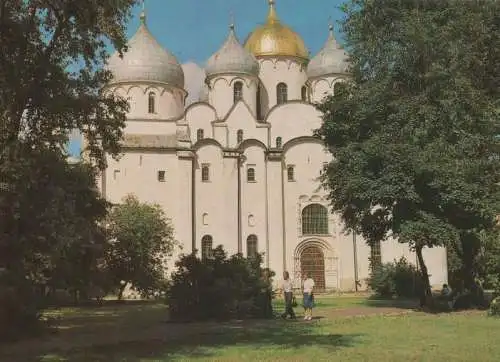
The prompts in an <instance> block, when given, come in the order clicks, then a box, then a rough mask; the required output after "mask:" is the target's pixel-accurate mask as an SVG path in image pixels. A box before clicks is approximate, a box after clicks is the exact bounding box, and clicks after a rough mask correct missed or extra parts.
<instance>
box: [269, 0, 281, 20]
mask: <svg viewBox="0 0 500 362" xmlns="http://www.w3.org/2000/svg"><path fill="white" fill-rule="evenodd" d="M268 2H269V14H268V15H267V22H268V23H269V24H274V23H277V22H278V21H279V19H278V14H276V8H275V7H274V4H275V0H268Z"/></svg>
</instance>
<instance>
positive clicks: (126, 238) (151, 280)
mask: <svg viewBox="0 0 500 362" xmlns="http://www.w3.org/2000/svg"><path fill="white" fill-rule="evenodd" d="M106 228H107V231H108V234H107V237H108V243H109V246H108V248H107V252H106V263H107V268H108V273H109V278H111V280H112V281H113V283H114V286H115V287H118V288H120V287H121V291H120V297H121V294H122V293H123V287H124V286H125V285H124V283H123V282H126V283H131V284H132V286H133V288H134V289H136V290H138V291H139V292H141V294H143V295H145V296H150V295H151V294H153V293H154V292H156V291H158V290H159V289H161V283H162V282H163V281H164V280H165V279H166V272H167V265H166V262H167V258H168V257H169V256H171V255H172V252H173V250H174V247H175V246H176V245H177V243H176V241H175V239H174V230H173V228H172V225H171V223H170V220H169V219H167V218H166V216H165V213H164V212H163V210H162V208H161V207H160V206H159V205H151V204H147V203H141V202H139V200H138V199H137V198H136V197H135V196H132V195H129V196H127V197H126V198H124V200H123V203H122V204H119V205H116V206H114V207H113V210H112V211H111V212H110V214H109V216H108V219H107V223H106Z"/></svg>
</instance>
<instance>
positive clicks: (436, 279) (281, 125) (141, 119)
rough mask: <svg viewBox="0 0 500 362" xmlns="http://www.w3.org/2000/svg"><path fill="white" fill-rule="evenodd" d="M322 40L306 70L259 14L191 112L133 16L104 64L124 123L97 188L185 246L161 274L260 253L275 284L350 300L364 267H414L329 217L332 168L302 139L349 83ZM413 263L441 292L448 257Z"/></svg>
mask: <svg viewBox="0 0 500 362" xmlns="http://www.w3.org/2000/svg"><path fill="white" fill-rule="evenodd" d="M325 30H326V29H325ZM326 36H327V40H326V43H325V44H324V47H323V48H322V49H321V50H320V51H319V53H318V54H316V55H314V56H310V54H309V52H308V50H307V47H306V45H305V44H304V41H303V40H302V38H301V37H300V35H299V34H297V33H296V32H294V31H293V30H292V29H291V28H290V27H288V26H287V25H285V24H284V23H283V22H281V21H280V19H279V17H278V14H277V10H276V5H275V4H274V1H273V0H269V9H268V15H267V19H266V20H265V22H264V23H263V25H260V26H258V27H256V28H255V29H254V30H253V32H251V33H250V34H249V36H248V37H247V38H246V41H245V42H244V43H240V42H239V40H238V39H237V37H236V35H235V32H234V25H231V26H230V27H229V29H228V34H227V37H226V39H225V41H224V42H222V45H221V46H220V48H219V49H218V50H217V51H216V52H215V53H214V54H213V55H212V56H211V57H210V58H209V59H208V61H207V62H206V64H205V65H204V69H203V70H204V82H203V83H202V84H200V89H202V92H200V94H199V96H198V97H197V98H198V99H196V100H195V101H194V102H192V103H191V104H188V103H187V102H186V99H187V95H188V92H187V91H186V89H185V74H184V72H183V68H182V66H181V64H180V63H179V62H178V60H177V59H176V57H175V56H174V55H173V53H171V52H170V51H168V50H166V49H165V48H164V47H163V46H162V45H160V44H159V43H158V42H157V40H156V39H155V37H154V36H153V34H152V33H151V32H150V31H149V29H148V26H147V21H146V16H145V13H144V12H143V13H142V14H141V23H140V26H139V28H138V30H137V31H136V33H135V35H134V36H133V37H132V38H131V39H130V40H129V44H128V47H129V50H128V52H126V53H125V54H124V57H123V58H120V57H119V56H118V54H117V53H115V54H114V55H113V56H112V57H111V58H110V60H109V62H108V67H109V69H110V71H111V72H112V73H113V75H114V78H113V80H112V81H111V82H110V83H109V84H108V86H107V88H106V89H105V91H107V92H114V93H115V94H118V95H120V96H121V97H123V98H125V99H127V100H128V102H129V104H130V109H129V113H128V115H127V122H126V127H125V130H124V138H123V141H122V145H123V149H122V155H121V157H120V158H119V160H114V159H113V158H111V157H109V158H108V168H107V169H106V170H105V171H104V172H103V173H102V175H100V177H99V180H98V183H99V187H100V189H101V192H102V194H103V195H104V197H106V198H107V199H108V200H109V201H111V202H114V203H119V202H120V201H121V200H122V199H123V197H124V196H126V195H127V194H134V195H136V196H137V197H138V198H139V200H141V201H143V202H150V203H157V204H159V205H160V206H161V207H162V208H163V209H164V211H165V213H166V215H167V216H168V217H169V218H170V219H171V220H172V224H173V227H174V230H175V238H176V239H177V240H178V241H179V243H180V244H181V245H182V248H179V250H176V253H175V254H174V256H173V257H172V260H171V261H170V262H169V267H170V268H171V267H172V266H173V263H174V261H175V260H176V259H177V257H178V255H179V254H180V253H190V252H192V251H193V250H197V251H198V255H200V256H201V257H203V258H205V257H209V256H210V253H211V250H212V249H213V248H215V247H216V246H217V245H222V246H223V247H224V248H225V250H226V251H227V252H228V253H230V254H233V253H237V252H238V253H242V254H243V255H245V256H251V255H255V254H256V253H263V255H264V258H263V260H264V264H265V266H267V267H269V268H271V269H272V270H274V271H275V272H276V274H277V278H276V279H277V280H279V279H280V276H281V274H282V273H283V271H284V270H287V271H289V272H290V275H291V276H292V278H294V280H296V281H297V283H298V285H299V286H300V279H301V278H302V276H303V275H304V274H305V273H306V272H309V273H310V274H311V276H312V277H313V279H314V280H315V283H316V286H317V288H318V289H320V290H341V291H350V290H355V289H356V290H357V289H358V288H360V289H362V288H364V287H365V279H366V278H367V277H368V275H369V258H374V259H376V260H379V261H382V262H391V261H394V259H399V258H400V257H401V256H405V257H406V258H407V259H408V260H409V261H410V262H412V263H415V260H416V258H415V255H414V253H413V252H411V251H410V250H409V249H408V245H406V244H399V243H398V242H397V240H394V239H389V240H387V241H384V242H382V243H380V244H379V245H374V246H373V247H369V246H367V245H366V243H365V241H364V240H363V239H362V237H361V236H359V235H355V234H352V233H351V234H350V233H349V232H347V231H346V230H344V228H343V225H342V222H341V220H340V218H339V217H338V215H335V214H332V213H331V212H330V211H329V208H328V207H329V206H328V200H327V197H326V196H327V192H326V191H325V190H323V189H322V188H321V184H320V182H319V176H320V173H321V172H322V169H323V166H324V165H325V164H326V163H328V162H330V161H331V154H330V153H329V152H327V150H326V149H325V147H324V145H323V144H322V142H321V141H320V140H318V139H317V138H315V137H313V132H314V130H315V129H317V128H319V127H320V126H321V122H322V120H321V114H320V113H319V112H318V111H317V110H316V108H315V106H314V103H315V102H319V101H321V100H322V99H323V98H324V97H325V96H326V95H328V94H331V93H333V92H335V89H336V87H337V86H338V85H339V84H340V83H341V82H344V81H346V80H347V79H348V78H349V74H348V63H347V62H348V57H347V55H346V53H345V52H344V50H343V49H342V47H341V46H340V45H339V44H338V43H337V41H336V40H335V37H334V34H333V27H332V26H330V31H329V33H328V34H327V32H326V31H325V37H326ZM424 257H425V260H426V262H427V265H428V268H429V273H430V274H431V284H433V285H438V284H442V283H445V282H446V281H447V261H446V251H445V249H442V248H434V249H430V250H425V253H424Z"/></svg>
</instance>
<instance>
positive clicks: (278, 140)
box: [276, 137, 283, 148]
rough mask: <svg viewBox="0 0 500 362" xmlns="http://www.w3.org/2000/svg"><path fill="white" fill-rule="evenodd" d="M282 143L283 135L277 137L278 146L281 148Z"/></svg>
mask: <svg viewBox="0 0 500 362" xmlns="http://www.w3.org/2000/svg"><path fill="white" fill-rule="evenodd" d="M282 143H283V141H282V139H281V137H276V148H281V146H282Z"/></svg>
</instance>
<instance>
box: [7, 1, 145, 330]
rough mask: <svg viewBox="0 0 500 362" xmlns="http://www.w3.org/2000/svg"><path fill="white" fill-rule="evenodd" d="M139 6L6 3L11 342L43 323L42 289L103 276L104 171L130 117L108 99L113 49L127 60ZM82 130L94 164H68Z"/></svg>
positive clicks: (113, 98) (119, 101) (123, 103)
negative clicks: (97, 273) (72, 139)
mask: <svg viewBox="0 0 500 362" xmlns="http://www.w3.org/2000/svg"><path fill="white" fill-rule="evenodd" d="M136 3H137V0H114V1H94V0H65V1H59V0H57V1H55V0H0V290H1V291H2V293H0V311H2V312H4V311H6V312H5V313H0V321H1V323H0V324H2V325H3V326H5V328H4V329H5V331H7V333H9V334H13V332H14V328H15V327H17V326H22V327H21V328H22V329H24V330H27V329H30V327H29V326H27V325H26V322H27V320H30V321H35V320H36V319H37V318H36V317H37V310H38V308H39V306H36V305H35V306H34V304H37V303H36V302H38V301H39V300H40V293H37V292H36V288H38V287H43V286H47V285H51V286H53V287H69V285H68V284H71V287H72V288H79V287H82V286H83V285H84V284H86V283H88V282H89V280H88V279H89V277H90V275H89V273H90V270H92V269H95V265H94V264H95V259H96V257H95V255H94V254H93V251H94V250H97V249H98V248H94V247H93V246H92V244H94V243H95V244H99V243H102V241H103V237H102V233H101V232H100V228H99V225H98V221H99V220H100V219H101V218H102V217H103V216H104V215H105V214H106V206H105V202H104V200H102V199H101V198H100V196H99V194H98V192H97V190H96V189H95V171H96V169H97V168H103V167H104V166H105V165H106V157H105V154H106V153H108V154H111V155H117V154H118V152H119V146H120V145H119V141H120V138H121V136H122V129H123V127H124V122H125V115H126V111H127V109H128V105H127V102H126V100H124V99H121V98H118V97H116V96H115V95H113V94H111V93H106V92H103V91H102V89H103V87H104V86H105V85H106V83H107V82H108V81H109V80H110V77H111V74H110V72H109V71H107V70H106V67H105V64H106V60H107V58H108V50H107V47H108V45H112V46H113V47H114V48H115V49H117V50H118V51H120V52H123V51H124V50H125V43H126V38H125V26H126V23H127V21H128V18H129V15H130V10H131V7H132V6H133V5H135V4H136ZM74 129H77V130H79V131H80V132H81V133H82V134H83V136H84V137H85V140H86V142H85V144H86V148H87V149H86V151H88V152H87V154H88V156H89V161H90V162H89V163H87V164H81V165H77V166H70V165H68V164H67V162H66V151H65V148H66V144H67V141H68V136H69V134H70V132H71V131H72V130H74ZM4 317H5V318H6V319H4Z"/></svg>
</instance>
